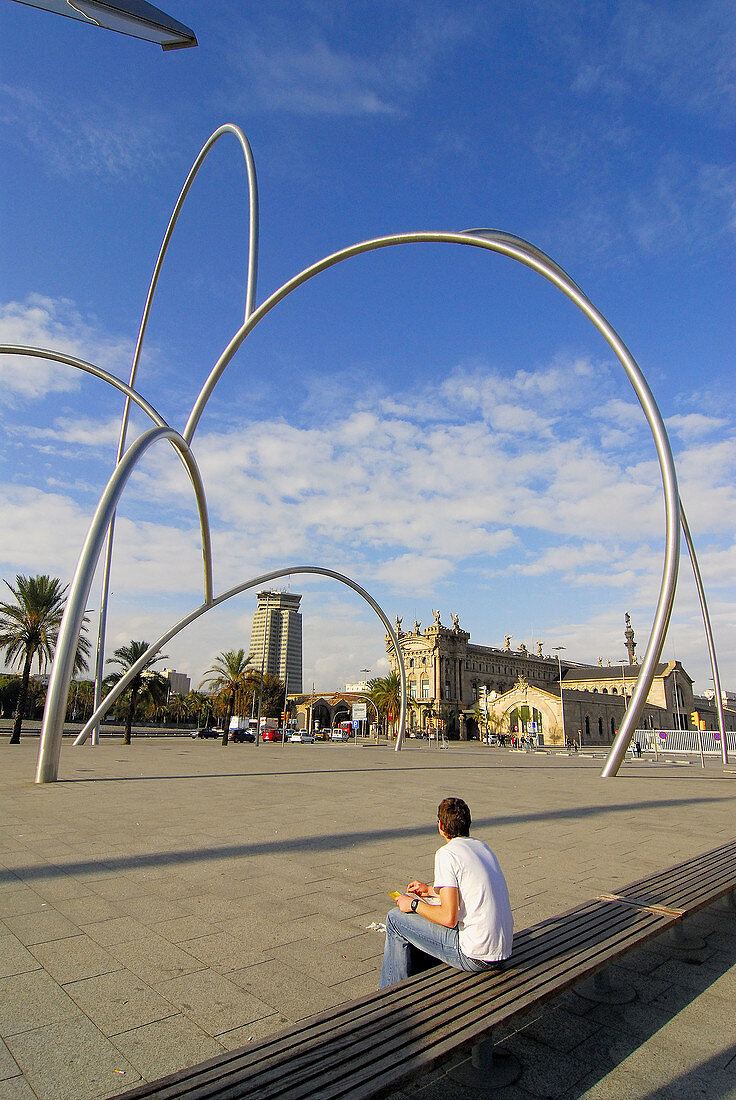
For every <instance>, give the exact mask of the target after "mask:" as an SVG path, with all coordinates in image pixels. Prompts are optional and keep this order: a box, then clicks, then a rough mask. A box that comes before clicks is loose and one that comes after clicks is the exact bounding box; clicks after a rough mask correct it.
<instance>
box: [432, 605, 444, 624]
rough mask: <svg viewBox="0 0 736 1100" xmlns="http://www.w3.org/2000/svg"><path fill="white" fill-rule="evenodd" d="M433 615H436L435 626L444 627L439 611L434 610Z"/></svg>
mask: <svg viewBox="0 0 736 1100" xmlns="http://www.w3.org/2000/svg"><path fill="white" fill-rule="evenodd" d="M432 614H433V615H434V621H435V624H436V625H437V626H442V623H441V622H440V613H439V611H435V609H434V608H432Z"/></svg>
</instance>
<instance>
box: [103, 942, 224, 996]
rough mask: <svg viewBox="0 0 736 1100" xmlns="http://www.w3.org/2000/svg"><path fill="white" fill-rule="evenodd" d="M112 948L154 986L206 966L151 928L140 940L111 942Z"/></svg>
mask: <svg viewBox="0 0 736 1100" xmlns="http://www.w3.org/2000/svg"><path fill="white" fill-rule="evenodd" d="M108 950H109V951H110V954H111V955H112V956H113V958H115V959H117V960H118V962H119V963H120V964H121V965H122V966H125V967H127V969H128V970H131V971H132V972H133V973H134V974H137V975H138V977H139V978H143V980H144V981H147V982H150V983H151V984H152V985H155V984H157V983H158V982H162V981H166V980H167V979H168V978H174V977H177V976H178V975H180V974H188V973H190V972H191V971H193V970H201V969H202V963H201V962H200V960H199V959H195V958H194V956H193V955H190V954H189V953H188V952H186V951H183V950H182V949H181V948H180V947H178V946H177V945H176V944H173V943H169V942H168V940H164V939H162V938H161V936H157V935H156V934H155V933H154V932H151V931H149V930H146V931H145V934H144V935H143V936H141V937H140V938H139V939H137V940H134V941H131V940H126V941H125V942H123V943H111V944H109V945H108Z"/></svg>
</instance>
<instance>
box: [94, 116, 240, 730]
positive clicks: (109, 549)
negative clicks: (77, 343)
mask: <svg viewBox="0 0 736 1100" xmlns="http://www.w3.org/2000/svg"><path fill="white" fill-rule="evenodd" d="M225 134H233V135H234V136H235V138H236V139H237V140H238V142H239V144H240V147H241V149H242V152H243V158H244V160H245V169H246V176H247V179H248V211H249V216H248V265H247V275H246V281H245V309H244V319H245V320H246V321H247V319H248V317H249V316H250V314H251V313H252V312H253V306H254V303H255V297H256V283H257V279H258V232H259V230H258V181H257V178H256V166H255V161H254V159H253V150H252V149H251V147H250V142H249V141H248V138H247V137H246V136H245V134H244V133H243V131H242V130H241V128H240V127H239V126H236V125H234V124H233V123H230V122H227V123H225V124H224V125H223V126H219V127H218V128H217V130H215V131H214V133H213V134H211V135H210V137H209V138H208V139H207V141H206V142H205V143H204V145H203V146H202V148H201V149H200V151H199V154H198V155H197V157H196V159H195V161H194V164H193V165H192V167H191V168H190V170H189V174H188V176H187V178H186V180H185V181H184V186H183V187H182V189H181V191H180V192H179V197H178V199H177V200H176V202H175V204H174V209H173V211H172V213H171V217H170V218H169V224H168V225H167V227H166V232H165V233H164V237H163V241H162V242H161V247H160V249H159V252H158V256H157V257H156V263H155V264H154V268H153V274H152V276H151V282H150V283H149V286H148V294H147V295H146V301H145V305H144V307H143V314H142V316H141V323H140V327H139V329H138V338H137V340H136V344H135V351H134V353H133V361H132V364H131V368H130V379H129V382H128V384H129V385H130V386H131V387H132V386H133V385H134V384H135V379H136V375H137V373H138V364H139V363H140V357H141V352H142V350H143V341H144V339H145V336H146V328H147V327H148V319H149V317H150V315H151V306H152V305H153V298H154V295H155V293H156V287H157V286H158V280H159V276H160V274H161V269H162V267H163V262H164V259H165V257H166V253H167V252H168V249H169V244H170V242H171V238H172V236H173V233H174V229H175V227H176V223H177V221H178V220H179V214H180V213H181V210H182V207H183V206H184V202H185V200H186V197H187V195H188V194H189V190H190V188H191V186H192V184H193V183H194V180H195V179H196V177H197V173H198V172H199V170H200V168H201V167H202V165H203V164H204V162H205V160H206V159H207V156H208V155H209V153H210V152H211V150H212V149H213V148H214V146H215V145H216V144H217V142H218V141H219V140H220V138H221V137H223V136H224V135H225ZM129 414H130V398H128V399H127V400H126V402H125V405H124V407H123V415H122V419H121V422H120V437H119V440H118V451H117V460H116V461H117V462H120V460H121V458H122V457H123V452H124V450H125V440H126V437H127V434H128V418H129ZM114 539H115V513H113V515H112V517H111V519H110V527H109V531H108V535H107V544H106V547H105V563H104V566H103V570H102V591H101V596H100V619H99V624H98V634H97V657H96V661H95V688H94V709H95V710H96V709H97V707H98V706H99V705H100V699H101V694H102V680H103V677H104V666H105V637H106V634H107V606H108V601H109V592H110V574H111V572H112V554H113V543H114ZM92 739H93V742H94V743H95V744H96V743H97V727H95V732H94V734H93V737H92Z"/></svg>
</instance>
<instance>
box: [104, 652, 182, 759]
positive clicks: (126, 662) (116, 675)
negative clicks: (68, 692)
mask: <svg viewBox="0 0 736 1100" xmlns="http://www.w3.org/2000/svg"><path fill="white" fill-rule="evenodd" d="M147 649H148V642H134V641H131V642H129V643H128V645H121V646H120V648H119V649H116V650H115V652H114V653H113V655H112V657H108V658H107V661H106V662H105V664H108V665H119V666H120V669H121V671H120V672H112V673H110V675H109V676H106V677H105V683H106V684H109V685H112V684H117V682H118V681H119V680H122V678H123V676H125V674H126V672H127V671H128V670H129V669H130V668H132V667H133V665H134V664H135V663H136V661H139V660H140V658H141V657H142V656H143V654H144V653H145V652H146V650H147ZM166 660H168V658H167V657H166V655H165V654H162V655H160V656H158V657H149V658H148V660H147V661H146V663H145V664H144V665H143V668H142V669H141V670H140V671H139V672H137V673H136V674H135V676H134V677H133V679H132V680H131V681H130V686H129V687H128V691H129V692H130V695H129V696H128V708H127V710H126V712H125V736H124V737H123V744H124V745H129V744H130V743H131V740H132V736H131V735H132V730H133V716H134V715H135V708H136V706H137V705H138V700H139V698H140V697H141V696H145V695H149V696H153V695H154V694H155V690H156V689H155V686H154V685H155V684H156V682H157V681H158V682H160V683H161V685H163V684H164V683H165V681H164V679H163V676H161V675H160V674H159V673H157V672H154V673H150V674H149V676H148V677H146V676H145V675H144V673H146V672H147V671H148V669H150V668H151V666H152V665H155V664H156V663H157V662H158V661H166ZM152 688H153V690H152Z"/></svg>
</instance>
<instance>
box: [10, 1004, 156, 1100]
mask: <svg viewBox="0 0 736 1100" xmlns="http://www.w3.org/2000/svg"><path fill="white" fill-rule="evenodd" d="M8 1046H9V1047H10V1051H11V1053H12V1055H13V1057H14V1058H15V1060H16V1061H17V1063H18V1065H19V1066H20V1067H21V1068H22V1070H23V1075H24V1077H25V1079H26V1081H27V1082H28V1083H29V1084H30V1085H31V1087H32V1089H33V1091H34V1092H35V1093H36V1095H37V1096H38V1097H39V1100H46V1098H48V1100H92V1098H93V1097H98V1096H107V1095H109V1094H110V1093H111V1092H113V1091H118V1090H119V1087H120V1085H121V1079H122V1081H124V1082H125V1084H126V1085H127V1087H130V1086H131V1085H134V1084H135V1082H136V1081H139V1080H140V1074H139V1073H138V1072H137V1070H136V1069H135V1068H134V1067H133V1066H132V1065H131V1064H130V1062H128V1061H127V1060H126V1059H125V1057H124V1056H123V1055H122V1054H121V1053H120V1051H119V1050H118V1049H117V1048H116V1047H115V1046H114V1045H113V1044H112V1042H111V1041H110V1040H109V1039H106V1038H105V1036H104V1035H103V1034H102V1033H101V1032H100V1031H98V1029H97V1028H96V1027H95V1026H94V1024H93V1023H91V1022H90V1021H89V1020H88V1019H86V1017H81V1018H77V1019H74V1020H65V1021H64V1022H63V1023H56V1024H47V1025H46V1026H45V1027H38V1028H36V1029H35V1030H33V1031H26V1032H24V1033H23V1034H21V1035H14V1036H11V1038H10V1039H8Z"/></svg>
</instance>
